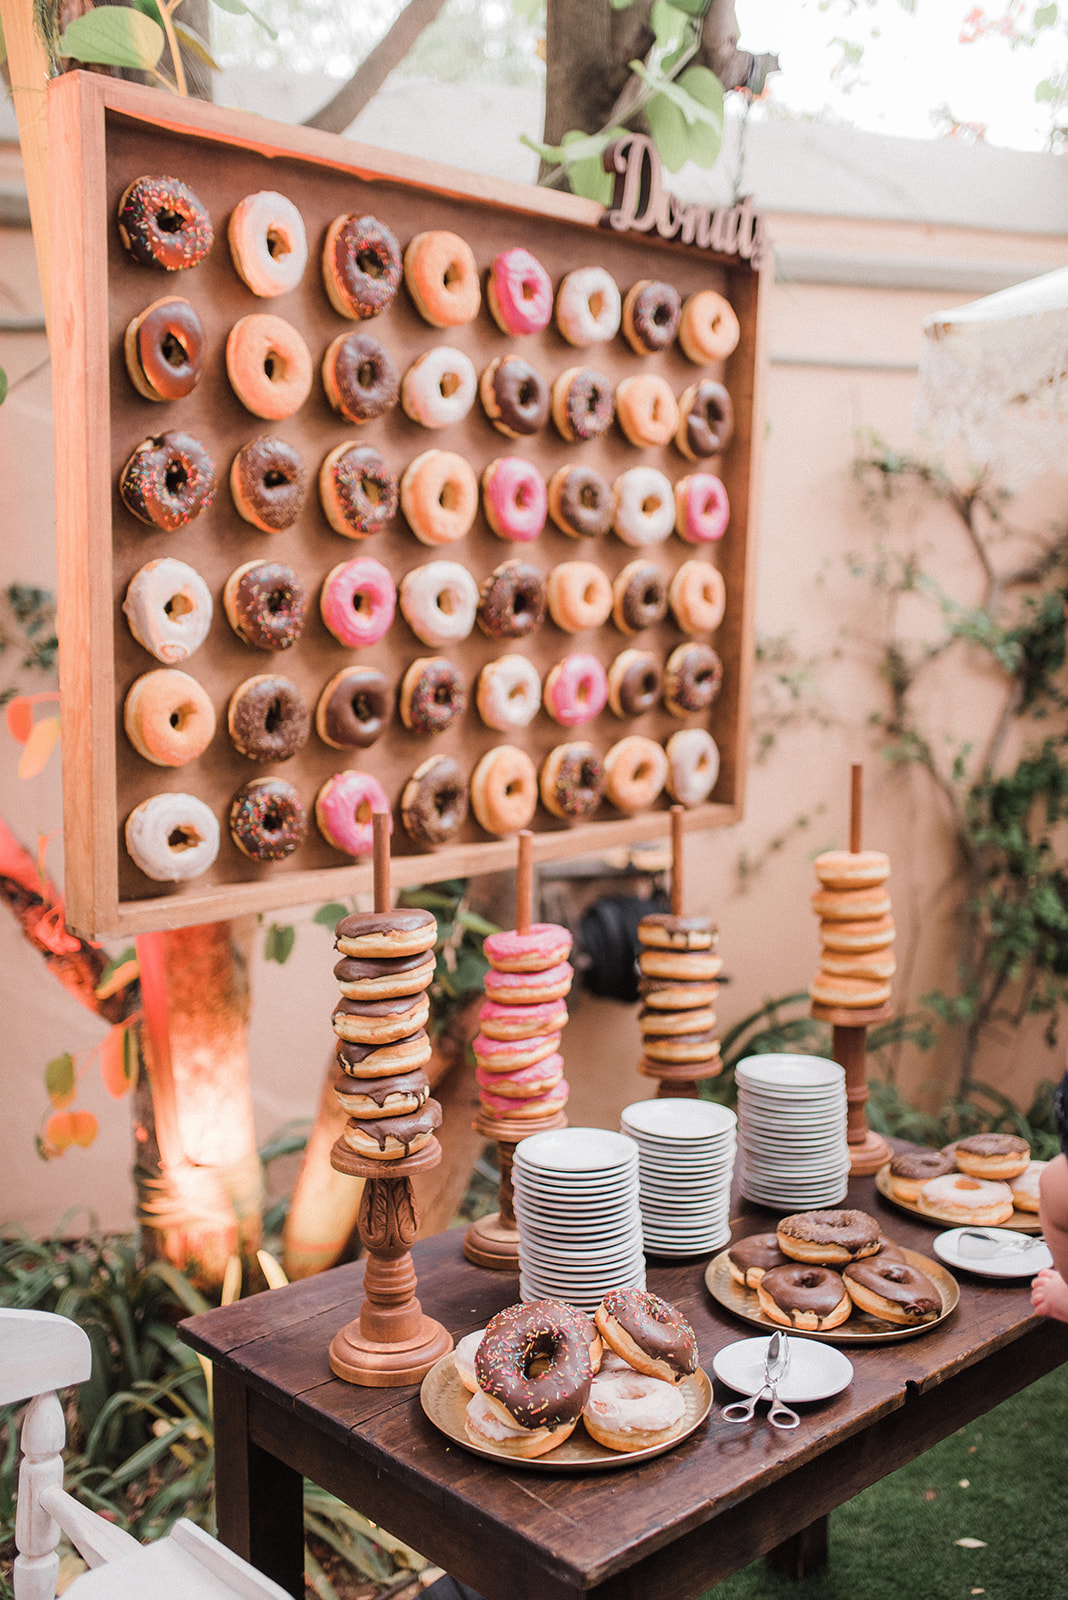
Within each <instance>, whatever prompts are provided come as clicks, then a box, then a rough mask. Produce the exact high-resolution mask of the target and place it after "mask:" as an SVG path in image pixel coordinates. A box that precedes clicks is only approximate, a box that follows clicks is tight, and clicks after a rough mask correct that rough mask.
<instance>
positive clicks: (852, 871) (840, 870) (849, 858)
mask: <svg viewBox="0 0 1068 1600" xmlns="http://www.w3.org/2000/svg"><path fill="white" fill-rule="evenodd" d="M812 865H813V866H814V867H815V869H816V876H817V878H818V879H819V880H820V883H821V884H822V885H823V887H824V888H825V889H877V888H878V887H879V885H880V884H881V883H885V882H886V880H887V878H888V877H889V876H890V857H889V856H888V855H886V854H885V853H884V852H883V851H882V850H824V851H823V852H822V854H820V855H818V856H817V857H816V859H815V861H814V862H813V863H812Z"/></svg>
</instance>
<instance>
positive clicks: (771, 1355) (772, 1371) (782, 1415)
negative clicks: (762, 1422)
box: [720, 1332, 801, 1428]
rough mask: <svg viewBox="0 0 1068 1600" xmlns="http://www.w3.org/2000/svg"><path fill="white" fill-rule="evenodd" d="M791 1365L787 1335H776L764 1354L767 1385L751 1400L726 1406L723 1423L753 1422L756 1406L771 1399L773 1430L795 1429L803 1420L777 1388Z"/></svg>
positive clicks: (770, 1410)
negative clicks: (784, 1399) (784, 1401)
mask: <svg viewBox="0 0 1068 1600" xmlns="http://www.w3.org/2000/svg"><path fill="white" fill-rule="evenodd" d="M789 1365H790V1345H789V1343H788V1341H787V1338H786V1335H785V1333H782V1332H777V1333H773V1334H772V1336H771V1338H770V1339H769V1340H768V1348H767V1350H766V1351H765V1352H764V1382H763V1383H762V1384H761V1385H760V1388H759V1389H758V1390H757V1392H756V1394H754V1395H752V1396H750V1398H749V1399H748V1400H734V1401H732V1402H731V1404H730V1405H729V1406H724V1407H723V1410H722V1411H721V1412H720V1416H721V1417H722V1418H723V1420H724V1422H751V1421H752V1420H753V1416H754V1414H755V1412H756V1408H757V1403H758V1402H759V1401H761V1400H770V1401H771V1405H770V1406H769V1407H768V1421H769V1422H770V1423H771V1425H772V1427H773V1428H796V1427H797V1425H798V1423H799V1422H800V1421H801V1418H800V1417H799V1416H798V1414H797V1412H796V1411H791V1409H790V1407H789V1406H788V1405H784V1404H783V1402H782V1401H781V1400H780V1399H779V1393H778V1386H779V1384H780V1383H781V1381H782V1379H783V1378H784V1377H785V1376H786V1369H787V1367H788V1366H789Z"/></svg>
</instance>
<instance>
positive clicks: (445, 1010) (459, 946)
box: [398, 878, 499, 1033]
mask: <svg viewBox="0 0 1068 1600" xmlns="http://www.w3.org/2000/svg"><path fill="white" fill-rule="evenodd" d="M467 894H468V884H467V881H466V879H463V878H453V879H450V880H448V881H446V882H444V883H436V884H433V885H431V886H430V887H423V886H416V887H413V888H410V889H402V890H401V892H400V895H399V896H398V904H399V905H402V906H418V907H420V908H421V909H423V910H424V911H432V912H433V913H434V915H435V917H437V920H438V937H437V943H436V944H435V946H434V953H435V961H436V965H435V973H434V982H433V983H432V984H431V986H430V1027H431V1031H432V1032H434V1033H439V1032H440V1031H441V1029H442V1028H443V1027H444V1026H445V1023H446V1022H447V1020H448V1018H449V1016H450V1014H451V1013H452V1012H453V1011H455V1009H456V1007H457V1006H458V1005H462V1004H463V1002H464V1001H465V1000H467V999H468V998H469V997H470V996H471V995H473V994H478V993H480V992H481V990H482V986H483V982H484V980H485V976H486V971H487V969H488V967H489V962H488V961H487V960H486V958H485V956H484V955H483V954H482V941H483V939H485V937H486V935H487V934H489V933H497V932H498V931H499V930H498V928H497V925H496V923H494V922H487V920H486V918H485V917H481V916H479V914H478V912H477V911H472V909H471V907H470V906H469V905H468V903H467Z"/></svg>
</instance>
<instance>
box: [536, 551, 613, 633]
mask: <svg viewBox="0 0 1068 1600" xmlns="http://www.w3.org/2000/svg"><path fill="white" fill-rule="evenodd" d="M546 591H547V595H548V600H549V615H550V616H551V617H552V619H553V621H554V622H555V623H556V626H557V627H558V628H562V629H563V630H564V632H565V633H582V632H583V630H584V629H586V628H599V627H601V626H602V624H603V623H605V622H607V621H608V619H609V617H610V616H611V615H612V585H611V584H610V583H609V581H608V577H607V574H606V573H605V571H604V569H603V568H602V567H599V566H598V565H597V564H596V562H594V561H562V562H561V563H560V565H559V566H558V567H554V568H553V569H552V571H551V572H550V573H549V577H548V582H547V584H546Z"/></svg>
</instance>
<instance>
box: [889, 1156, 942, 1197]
mask: <svg viewBox="0 0 1068 1600" xmlns="http://www.w3.org/2000/svg"><path fill="white" fill-rule="evenodd" d="M953 1166H954V1163H953V1157H952V1156H951V1155H947V1154H946V1152H945V1151H944V1150H902V1151H899V1152H898V1154H897V1155H895V1156H892V1157H891V1160H890V1173H889V1186H890V1193H891V1194H892V1195H893V1197H894V1199H895V1200H907V1201H908V1202H909V1203H910V1204H911V1203H913V1202H915V1201H916V1200H918V1199H919V1195H920V1190H921V1189H922V1188H923V1186H924V1184H925V1183H929V1182H930V1181H931V1179H932V1178H944V1177H945V1175H946V1173H947V1172H952V1171H953Z"/></svg>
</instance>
